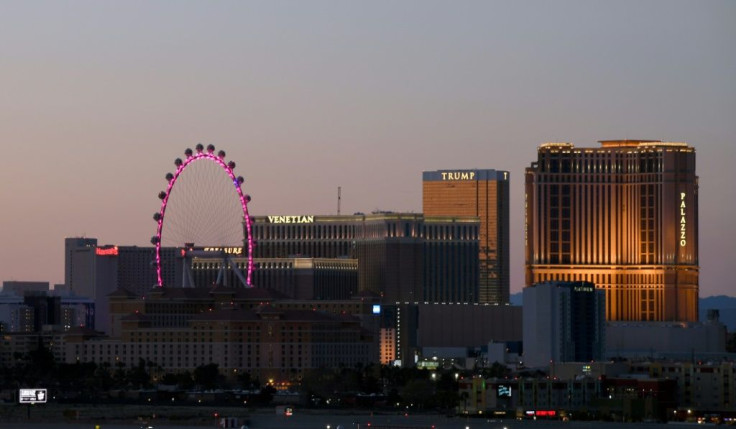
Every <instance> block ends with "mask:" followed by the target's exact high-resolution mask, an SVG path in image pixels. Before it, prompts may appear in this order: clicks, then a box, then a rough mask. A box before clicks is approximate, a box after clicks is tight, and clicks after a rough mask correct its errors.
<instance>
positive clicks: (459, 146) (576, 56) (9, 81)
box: [0, 1, 736, 296]
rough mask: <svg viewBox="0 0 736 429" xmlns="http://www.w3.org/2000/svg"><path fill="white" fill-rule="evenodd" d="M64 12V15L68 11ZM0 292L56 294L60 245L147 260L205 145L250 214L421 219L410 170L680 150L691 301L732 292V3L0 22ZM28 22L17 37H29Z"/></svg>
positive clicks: (185, 12)
mask: <svg viewBox="0 0 736 429" xmlns="http://www.w3.org/2000/svg"><path fill="white" fill-rule="evenodd" d="M74 6H76V7H74ZM0 11H1V12H2V13H0V24H2V25H0V35H2V36H3V38H4V39H5V40H12V41H13V43H9V44H8V45H6V46H4V47H3V55H2V56H0V58H1V59H0V64H1V65H2V67H0V77H2V79H3V82H5V85H4V87H5V88H4V89H5V95H4V97H3V98H2V100H0V121H2V126H0V138H1V139H2V141H3V143H4V145H3V147H4V148H5V149H6V153H5V156H4V157H1V158H0V183H2V185H0V201H2V211H0V225H2V226H0V243H1V244H2V245H1V246H0V280H2V281H11V280H27V281H49V282H50V283H52V284H54V283H62V282H63V277H64V261H63V256H64V238H66V237H77V236H87V237H94V238H97V239H98V240H99V243H100V244H108V243H109V244H119V245H139V246H149V245H150V242H149V240H150V237H151V236H152V235H153V234H154V233H155V222H154V221H153V219H152V215H153V214H154V213H155V212H156V211H157V210H158V208H159V200H158V198H157V194H158V192H160V191H162V190H164V189H165V185H166V181H165V179H164V176H165V174H166V173H168V172H171V171H173V170H174V169H175V168H174V164H173V161H174V159H175V158H177V157H182V156H183V153H184V150H185V149H186V148H187V147H189V148H194V146H195V145H196V144H197V143H200V142H201V143H204V144H205V145H206V144H209V143H213V144H215V145H216V146H217V149H218V150H219V149H222V150H225V151H226V152H227V158H228V159H229V160H233V161H235V162H236V163H237V167H236V169H235V172H236V174H238V175H242V176H244V177H245V179H246V181H245V183H244V185H243V189H244V191H245V192H247V193H249V194H250V195H252V197H253V201H252V202H251V204H250V205H249V208H250V210H251V214H252V215H254V216H266V215H319V214H334V213H336V212H337V188H338V186H340V187H341V188H342V213H343V214H352V213H354V212H366V213H368V212H371V211H373V210H392V211H397V212H415V213H420V212H421V205H422V171H430V170H437V169H448V168H450V169H485V168H492V169H499V170H508V171H509V172H510V200H511V201H510V208H511V216H510V218H511V232H510V237H511V240H510V241H511V243H510V247H511V264H510V265H511V292H512V293H518V292H520V291H521V289H522V287H523V284H524V257H523V253H524V245H523V224H524V219H523V196H524V193H523V187H524V180H523V174H524V168H525V167H527V166H528V165H529V163H530V162H532V161H533V160H534V159H535V157H536V151H537V147H538V146H539V145H540V144H542V143H544V142H548V141H567V142H571V143H573V144H575V145H576V146H581V147H587V146H595V145H596V142H597V141H598V140H606V139H624V138H629V139H661V140H665V141H683V142H687V143H688V144H690V145H691V146H693V147H694V148H695V151H696V157H697V165H698V168H697V171H696V173H697V175H698V176H699V178H700V183H699V186H700V195H699V198H700V200H699V205H700V252H699V253H700V267H701V275H700V295H701V296H710V295H718V294H728V295H734V294H736V292H734V291H733V283H734V282H733V280H732V278H731V271H730V269H729V268H730V265H732V264H733V263H734V262H736V250H735V246H734V245H733V243H734V241H736V228H734V227H733V226H732V222H731V217H733V215H734V214H736V198H734V197H733V192H732V191H731V192H730V191H729V190H730V189H731V187H732V186H733V184H734V183H736V172H734V169H733V168H732V165H731V164H732V163H733V161H734V160H736V145H734V144H733V142H732V141H731V140H732V139H733V137H734V136H736V124H734V121H733V120H732V117H733V114H734V112H736V84H735V83H734V80H733V72H734V70H735V69H736V52H734V51H733V49H732V48H730V46H731V44H732V43H733V41H734V40H736V29H734V28H733V25H731V24H732V22H734V18H736V5H734V4H733V3H730V2H725V1H724V2H718V1H714V2H708V3H703V4H694V3H690V2H659V1H655V2H648V3H646V4H639V3H635V2H610V3H603V4H588V3H585V2H563V3H559V4H554V5H552V4H545V3H540V4H537V5H534V6H530V5H519V4H515V3H513V2H477V3H476V2H467V3H462V4H461V5H459V6H458V5H452V6H450V5H448V4H443V3H440V2H438V3H434V2H429V3H427V2H421V3H420V2H402V3H400V4H392V3H389V2H385V3H381V2H377V3H371V4H341V3H333V2H309V3H306V4H299V3H297V4H294V3H286V2H274V3H268V4H259V3H229V2H220V3H215V4H196V3H195V4H186V5H182V4H179V3H175V2H159V3H155V4H145V3H122V2H121V3H111V4H106V5H100V4H96V3H94V2H70V3H52V2H49V3H44V4H43V5H42V6H39V5H38V4H26V3H24V2H11V3H5V4H3V5H2V6H1V7H0ZM31 25H32V26H33V28H34V31H33V32H28V28H29V27H30V26H31Z"/></svg>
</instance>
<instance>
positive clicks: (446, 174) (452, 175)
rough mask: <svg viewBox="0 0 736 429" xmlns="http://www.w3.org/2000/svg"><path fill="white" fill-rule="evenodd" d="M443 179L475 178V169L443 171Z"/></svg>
mask: <svg viewBox="0 0 736 429" xmlns="http://www.w3.org/2000/svg"><path fill="white" fill-rule="evenodd" d="M442 180H475V171H443V172H442Z"/></svg>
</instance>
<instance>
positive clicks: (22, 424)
mask: <svg viewBox="0 0 736 429" xmlns="http://www.w3.org/2000/svg"><path fill="white" fill-rule="evenodd" d="M215 413H217V416H218V418H217V419H216V418H215ZM221 417H231V418H235V419H237V420H238V421H237V426H235V428H236V429H237V428H240V425H242V424H247V425H248V426H249V428H250V429H262V428H268V429H290V428H295V429H312V428H314V429H338V426H341V429H371V428H376V429H378V428H380V427H381V426H383V427H392V428H402V429H403V428H404V427H406V428H432V427H434V428H435V429H466V428H467V429H504V428H506V429H532V428H540V429H547V428H570V429H579V428H591V427H593V428H596V429H619V428H627V429H630V428H656V427H672V428H675V427H684V428H685V427H688V426H689V425H675V424H669V425H666V426H665V425H663V424H644V423H610V422H582V421H581V422H578V421H572V422H561V421H543V420H537V421H533V420H523V421H518V420H512V419H504V420H499V419H485V418H465V417H446V416H444V415H437V414H409V415H406V416H405V415H400V414H390V413H383V414H379V413H371V412H369V411H364V410H360V411H354V412H350V411H343V410H340V411H325V410H320V411H312V410H299V409H296V410H295V413H294V415H293V416H290V417H286V416H283V415H277V414H276V413H275V411H274V408H268V409H246V408H235V407H212V406H201V407H200V406H191V407H189V406H178V407H162V406H153V405H152V406H129V405H125V406H123V405H117V406H116V405H105V406H87V405H85V406H72V405H59V404H46V405H35V406H32V407H31V410H30V418H29V417H28V407H27V406H21V405H16V404H11V405H0V428H2V429H21V428H23V429H42V428H43V429H97V428H99V429H139V428H140V427H141V426H145V425H151V426H153V427H154V428H156V429H159V428H164V429H170V428H180V429H202V428H206V427H211V428H215V427H223V426H222V425H221V424H220V423H221V420H220V418H221ZM369 424H370V426H369ZM229 427H232V426H229Z"/></svg>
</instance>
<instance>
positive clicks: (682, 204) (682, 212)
mask: <svg viewBox="0 0 736 429" xmlns="http://www.w3.org/2000/svg"><path fill="white" fill-rule="evenodd" d="M686 208H687V206H686V205H685V193H684V192H680V247H685V246H686V245H687V239H686V238H685V233H686V232H687V230H686V229H685V225H686V224H687V221H686V219H685V217H686V215H685V209H686Z"/></svg>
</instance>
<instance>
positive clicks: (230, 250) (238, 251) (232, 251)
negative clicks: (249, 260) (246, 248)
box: [202, 247, 243, 255]
mask: <svg viewBox="0 0 736 429" xmlns="http://www.w3.org/2000/svg"><path fill="white" fill-rule="evenodd" d="M202 250H204V251H205V252H225V253H227V254H228V255H242V254H243V248H242V247H205V248H204V249H202Z"/></svg>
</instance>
